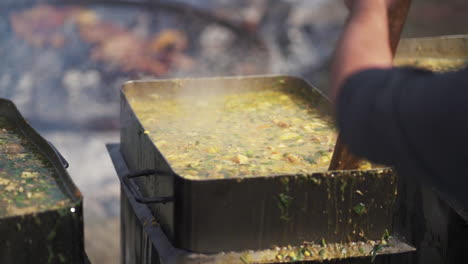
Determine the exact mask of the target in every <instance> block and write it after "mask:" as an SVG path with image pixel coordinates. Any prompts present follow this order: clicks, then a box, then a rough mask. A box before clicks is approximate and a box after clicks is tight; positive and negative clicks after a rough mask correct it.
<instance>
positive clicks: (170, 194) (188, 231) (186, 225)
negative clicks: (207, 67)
mask: <svg viewBox="0 0 468 264" xmlns="http://www.w3.org/2000/svg"><path fill="white" fill-rule="evenodd" d="M279 80H282V81H281V83H284V85H285V86H287V87H289V88H291V89H294V90H295V91H297V92H299V93H301V94H302V95H303V96H305V97H307V98H308V99H309V100H310V102H311V104H314V105H317V106H318V105H322V106H324V107H322V110H323V111H324V113H326V114H331V111H330V107H327V106H329V102H328V101H327V100H326V99H325V97H324V96H323V95H322V94H321V93H320V92H319V91H318V90H317V89H315V88H313V87H312V86H310V85H309V84H307V83H306V82H304V81H303V80H301V79H298V78H294V77H286V76H259V77H242V78H237V77H234V78H212V79H187V80H162V81H137V82H128V83H126V84H125V85H124V86H123V89H122V91H121V121H122V128H121V151H122V154H123V156H124V158H125V161H126V163H127V164H128V166H129V168H130V169H131V171H133V172H135V173H133V174H132V175H127V177H124V178H125V182H126V183H127V185H128V186H129V187H130V188H131V189H133V192H134V194H135V196H136V199H137V200H138V201H140V202H147V203H151V206H150V207H151V209H152V211H153V213H154V214H155V216H156V217H157V219H158V221H159V222H160V224H161V226H162V228H163V229H164V231H165V232H166V234H167V235H168V237H169V238H170V239H171V241H172V242H173V244H174V245H175V246H176V247H179V248H182V249H186V250H189V251H194V252H204V253H212V252H219V251H229V250H244V249H265V248H271V247H272V246H287V245H290V244H291V245H298V244H301V243H303V242H304V241H310V242H315V243H319V242H320V241H322V240H323V241H327V242H329V243H341V242H350V241H364V240H367V239H371V240H378V239H381V237H382V234H383V233H384V232H385V230H388V231H391V230H392V215H393V204H394V200H395V196H396V176H395V174H394V173H393V172H392V171H391V170H390V169H379V170H369V171H335V172H323V173H314V174H305V175H283V176H274V177H249V178H243V179H242V178H228V179H214V180H193V179H186V178H183V177H181V176H180V175H177V174H176V173H174V171H173V170H172V169H171V165H170V164H169V163H168V162H167V161H166V159H165V158H164V157H163V155H162V154H161V153H160V152H159V151H158V148H157V146H155V145H154V143H153V142H152V140H151V139H150V137H149V136H148V135H147V134H145V133H144V131H145V128H144V127H143V126H142V124H141V123H140V121H139V119H138V116H136V115H135V113H134V111H133V109H132V108H131V105H130V104H129V100H138V99H137V97H139V98H141V96H145V95H148V94H154V93H155V92H156V91H157V92H158V94H164V95H167V96H169V97H170V96H171V95H174V94H175V93H176V91H178V90H179V91H180V90H181V89H182V90H184V89H185V90H190V89H192V90H191V91H192V92H193V91H197V92H199V93H200V94H203V93H204V92H206V91H207V90H210V89H216V87H217V88H218V89H219V87H221V86H222V87H223V89H224V90H226V91H229V92H232V93H235V92H236V91H237V90H236V89H239V87H243V88H244V89H259V87H273V86H274V85H275V84H278V82H279ZM265 89H268V88H265ZM195 94H196V93H195ZM140 171H143V172H142V173H140ZM140 176H142V177H140ZM131 178H138V179H137V180H135V181H136V182H137V183H138V184H137V186H134V184H133V183H132V182H131V180H130V179H131ZM132 181H133V180H132ZM357 190H360V191H361V192H362V193H363V195H362V196H361V195H358V194H356V191H357ZM140 192H141V193H140ZM282 194H287V195H288V196H290V197H291V200H292V201H293V202H292V203H291V204H290V205H289V207H288V214H289V218H290V220H289V221H286V220H284V219H282V217H281V216H282V212H281V208H280V207H281V206H280V205H279V204H280V199H279V197H280V195H282ZM143 196H144V197H143ZM361 203H362V204H365V205H366V206H367V211H368V212H367V213H366V214H361V215H358V214H357V213H355V210H353V208H354V207H355V206H356V205H359V204H361Z"/></svg>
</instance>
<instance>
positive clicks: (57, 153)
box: [47, 141, 70, 169]
mask: <svg viewBox="0 0 468 264" xmlns="http://www.w3.org/2000/svg"><path fill="white" fill-rule="evenodd" d="M47 143H49V146H50V147H51V148H52V150H53V151H54V152H55V154H56V155H57V156H58V157H59V159H60V161H61V162H62V164H63V167H65V169H68V167H70V164H69V163H68V161H67V160H66V159H65V157H64V156H63V155H62V153H60V151H58V149H57V148H56V147H55V146H54V144H52V142H50V141H47Z"/></svg>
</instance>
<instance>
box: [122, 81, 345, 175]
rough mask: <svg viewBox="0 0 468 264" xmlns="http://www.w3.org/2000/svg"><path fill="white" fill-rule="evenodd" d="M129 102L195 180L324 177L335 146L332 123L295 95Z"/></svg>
mask: <svg viewBox="0 0 468 264" xmlns="http://www.w3.org/2000/svg"><path fill="white" fill-rule="evenodd" d="M130 104H131V106H132V108H133V109H134V111H135V113H136V115H137V116H138V118H139V119H140V121H141V122H142V124H143V127H144V128H145V130H146V131H145V133H147V134H149V136H150V137H151V139H152V140H153V141H154V142H155V144H156V146H157V148H158V149H159V150H160V151H161V153H162V154H163V155H164V157H165V158H166V159H167V161H168V162H169V164H170V165H171V167H172V168H173V169H174V170H175V172H176V173H178V174H179V175H181V176H183V177H189V178H190V177H193V178H228V177H249V176H268V175H282V174H297V173H310V172H318V171H326V170H327V169H328V166H329V164H330V159H331V157H332V154H333V148H334V144H335V141H336V131H335V128H334V126H333V122H332V119H331V117H328V116H325V115H323V114H321V113H320V112H319V110H318V109H315V108H314V107H313V106H311V104H310V103H309V102H308V101H307V100H306V99H304V98H303V97H301V96H300V95H298V94H295V93H292V92H287V91H282V90H263V91H254V92H244V93H238V94H227V95H208V96H206V95H204V96H180V97H178V98H162V97H161V96H159V95H158V94H153V95H151V96H144V97H143V96H141V97H135V98H132V99H131V100H130Z"/></svg>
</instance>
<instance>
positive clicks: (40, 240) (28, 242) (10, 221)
mask: <svg viewBox="0 0 468 264" xmlns="http://www.w3.org/2000/svg"><path fill="white" fill-rule="evenodd" d="M0 116H2V117H5V118H7V119H8V120H9V121H11V122H12V123H14V125H15V126H16V127H17V128H18V130H19V131H20V133H22V134H23V136H24V137H25V138H26V139H27V140H28V142H29V143H30V144H31V145H34V146H35V148H36V149H37V150H38V151H39V152H40V153H41V154H42V155H44V157H45V158H46V159H47V160H48V161H49V162H50V164H51V165H52V166H53V169H54V171H55V174H54V175H53V176H54V177H55V181H56V182H57V185H58V186H59V187H60V189H61V191H62V192H63V193H64V194H65V195H66V196H67V197H68V198H69V199H70V200H71V202H70V203H69V204H68V205H66V206H63V207H62V208H58V209H54V210H48V211H43V212H38V213H30V214H23V215H16V216H9V217H4V218H1V217H0V236H1V239H0V263H80V264H81V263H89V261H88V260H87V257H86V254H85V251H84V234H83V208H82V206H83V198H82V196H81V193H80V191H79V190H78V188H76V186H75V185H74V183H73V181H72V180H71V178H70V176H69V174H68V172H67V171H66V169H65V168H64V163H66V161H64V159H63V157H61V155H60V154H59V153H58V152H57V151H56V150H55V149H54V148H53V147H52V146H51V145H50V143H48V142H47V141H46V140H45V139H44V138H43V137H41V136H40V135H39V134H38V133H37V132H36V131H35V130H34V129H33V128H32V127H31V126H29V125H28V124H27V123H26V121H25V120H24V119H23V117H22V116H21V114H20V112H19V111H18V110H17V109H16V107H15V105H14V104H13V103H12V102H11V101H9V100H5V99H0ZM0 158H1V157H0ZM0 169H1V168H0ZM51 177H52V175H51Z"/></svg>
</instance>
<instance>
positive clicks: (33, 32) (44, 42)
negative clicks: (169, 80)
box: [10, 5, 194, 76]
mask: <svg viewBox="0 0 468 264" xmlns="http://www.w3.org/2000/svg"><path fill="white" fill-rule="evenodd" d="M10 21H11V24H12V28H13V31H14V32H15V34H16V35H17V36H18V37H20V38H21V39H23V40H25V41H26V42H27V43H29V44H30V45H32V46H33V47H37V48H44V47H53V48H66V44H67V41H71V40H67V31H70V29H71V30H73V31H75V33H78V36H79V39H80V41H83V45H85V44H88V45H90V46H91V51H90V53H91V54H90V57H91V59H92V60H93V61H95V62H103V63H105V64H108V65H110V66H111V67H112V68H115V69H116V70H117V69H118V70H120V71H124V72H139V73H147V74H152V75H156V76H163V75H166V74H167V73H168V72H169V71H170V70H171V69H172V68H174V67H176V68H177V69H178V70H190V69H191V68H192V66H193V64H194V63H193V60H192V58H190V57H189V56H188V55H186V49H187V47H188V40H187V37H186V35H185V33H183V32H181V31H179V30H175V29H163V30H161V31H160V32H158V33H156V34H154V35H150V34H148V35H147V36H142V34H137V33H136V32H134V31H131V30H129V29H127V28H126V27H124V26H122V25H120V24H118V23H117V22H109V21H104V20H102V19H101V18H100V16H99V14H98V13H97V12H95V11H93V10H92V9H88V8H82V7H66V8H57V7H54V6H51V5H39V6H37V7H34V8H31V9H27V10H24V11H22V12H19V13H16V14H12V15H11V16H10Z"/></svg>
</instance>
